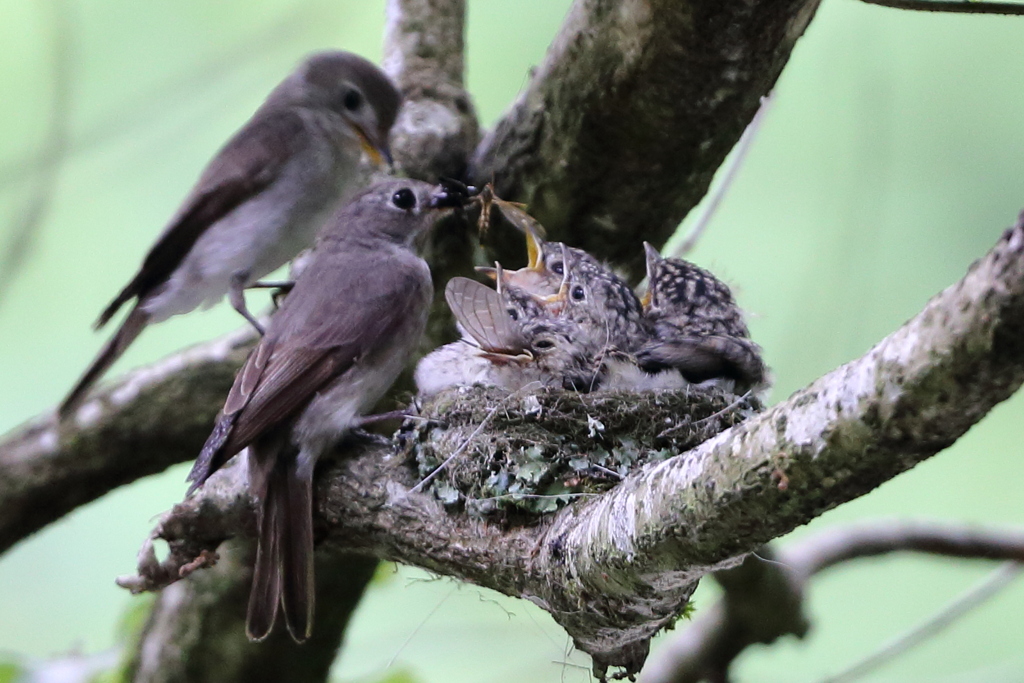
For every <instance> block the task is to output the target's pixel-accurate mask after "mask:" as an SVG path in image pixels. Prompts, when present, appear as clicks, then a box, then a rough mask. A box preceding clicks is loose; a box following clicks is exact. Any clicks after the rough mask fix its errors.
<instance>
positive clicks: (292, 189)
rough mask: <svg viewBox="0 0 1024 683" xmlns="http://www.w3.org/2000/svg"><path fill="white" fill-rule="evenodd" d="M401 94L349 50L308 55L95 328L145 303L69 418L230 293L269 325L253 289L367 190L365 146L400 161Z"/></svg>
mask: <svg viewBox="0 0 1024 683" xmlns="http://www.w3.org/2000/svg"><path fill="white" fill-rule="evenodd" d="M400 106H401V95H400V94H399V92H398V90H397V89H396V88H395V86H394V85H393V84H392V83H391V81H390V80H389V79H388V77H387V76H386V75H385V74H384V72H383V71H381V70H380V69H378V68H377V67H376V66H374V65H373V64H372V63H371V62H369V61H367V60H365V59H363V58H362V57H359V56H357V55H354V54H351V53H348V52H337V51H333V52H320V53H316V54H313V55H311V56H309V57H307V58H306V59H305V60H304V61H303V62H302V63H301V64H300V65H299V66H298V68H296V69H295V71H294V72H292V73H291V74H290V75H289V76H288V77H287V78H286V79H285V80H284V81H283V82H282V83H280V84H279V85H278V86H277V87H276V88H275V89H274V90H273V92H271V93H270V95H269V96H268V97H267V99H266V101H264V103H263V104H262V105H261V106H260V107H259V109H257V110H256V112H255V113H254V114H253V116H252V118H250V119H249V121H248V122H247V123H246V124H245V125H244V126H243V127H242V128H241V130H239V131H238V132H237V133H236V134H235V136H234V137H232V138H231V139H230V140H229V141H228V143H227V144H226V145H225V146H224V147H223V148H222V149H221V150H220V151H219V152H218V153H217V155H216V156H214V158H213V159H212V160H211V161H210V163H209V164H208V165H207V166H206V169H205V170H204V171H203V173H202V175H201V176H200V177H199V180H198V182H197V183H196V185H195V187H193V188H192V191H191V192H190V193H189V195H188V196H187V197H186V198H185V201H184V203H183V204H182V205H181V207H180V208H179V209H178V212H177V213H176V214H175V215H174V217H173V218H172V219H171V221H170V223H169V224H168V226H167V227H166V228H165V229H164V232H163V234H161V235H160V237H159V239H158V240H157V242H156V244H155V245H154V246H153V248H152V249H150V251H149V254H147V255H146V258H145V260H144V261H143V263H142V266H141V267H140V268H139V271H138V272H137V273H136V275H135V277H134V278H132V280H131V281H130V282H129V283H128V284H127V285H126V286H125V287H124V289H122V290H121V292H120V294H118V295H117V297H115V298H114V300H113V301H112V302H111V303H110V305H108V306H107V308H106V309H105V310H104V311H103V313H101V314H100V317H99V320H98V321H97V322H96V328H97V329H98V328H100V327H102V326H103V325H105V324H106V323H107V322H108V321H109V320H110V319H111V318H112V317H113V316H114V314H115V313H117V311H118V310H119V309H120V308H121V307H122V306H124V305H125V304H127V303H128V302H130V301H132V300H133V299H134V305H133V306H132V309H131V311H130V312H129V313H128V316H127V317H126V318H125V320H124V322H123V323H121V326H120V328H119V329H118V330H117V332H116V333H115V334H114V336H113V337H112V338H111V339H110V340H109V341H108V342H107V344H106V345H105V346H104V347H103V349H102V350H101V351H100V353H99V355H98V356H97V357H96V359H95V360H94V361H93V363H92V365H90V366H89V368H88V370H86V372H85V374H84V375H83V376H82V378H81V379H80V380H79V381H78V383H77V384H76V385H75V387H74V388H73V389H72V390H71V392H70V393H69V394H68V396H67V398H65V399H64V401H63V403H62V404H61V406H60V408H59V409H58V412H59V414H60V416H61V417H62V418H66V417H67V416H69V415H70V414H71V413H73V412H74V410H75V409H76V408H77V407H78V406H79V405H80V404H81V402H82V400H83V398H84V396H85V394H86V392H87V391H88V390H89V388H90V387H91V386H92V385H93V384H94V383H95V382H96V381H97V380H98V379H99V378H100V376H102V375H103V373H104V372H106V371H107V369H108V368H109V367H110V366H111V365H113V363H114V361H116V360H117V359H118V358H119V357H120V356H121V354H123V353H124V351H125V350H126V349H127V348H128V346H129V345H130V344H131V343H132V342H133V341H134V340H135V339H136V337H138V336H139V334H140V333H141V332H142V330H143V329H144V328H145V327H146V326H147V325H149V324H150V323H155V322H161V321H163V320H166V319H167V318H169V317H171V316H173V315H178V314H180V313H188V312H190V311H192V310H195V309H196V308H198V307H199V306H210V305H212V304H214V303H216V302H218V301H220V299H221V298H223V297H224V295H225V294H227V295H228V296H229V298H230V301H231V304H232V306H234V308H235V309H236V310H237V311H238V312H239V313H241V314H242V315H243V316H244V317H245V318H246V319H247V320H249V321H250V322H251V323H252V324H253V325H254V326H255V327H256V328H257V329H258V330H260V331H261V332H262V330H261V329H260V326H259V323H257V322H256V319H255V318H253V316H252V315H251V314H250V313H249V312H248V310H247V309H246V307H245V299H244V295H243V292H244V289H245V288H246V287H247V286H249V285H251V284H253V283H254V282H255V281H256V280H258V279H259V278H261V277H263V276H265V275H267V274H268V273H270V272H272V271H274V270H276V269H277V268H279V267H280V266H282V265H283V264H284V263H286V262H287V261H288V260H290V259H292V258H293V257H294V256H295V255H296V254H298V253H299V252H300V251H302V250H303V249H305V248H307V247H308V246H310V244H311V243H312V242H313V239H314V237H315V236H316V233H317V230H318V229H319V228H320V226H321V225H322V224H323V221H324V219H325V218H326V217H327V216H329V215H330V212H331V211H332V210H333V209H334V208H335V207H336V206H337V205H338V204H339V203H340V202H341V201H343V200H344V199H346V198H347V197H349V196H351V195H352V193H353V192H354V191H355V190H357V189H358V185H359V172H358V166H359V160H360V157H361V155H362V152H363V151H366V152H368V153H369V154H370V156H371V157H374V158H375V159H376V160H377V161H378V162H379V161H381V160H383V159H388V160H390V154H389V152H388V144H387V140H388V133H389V131H390V129H391V126H392V124H393V123H394V121H395V117H396V116H397V113H398V109H399V107H400Z"/></svg>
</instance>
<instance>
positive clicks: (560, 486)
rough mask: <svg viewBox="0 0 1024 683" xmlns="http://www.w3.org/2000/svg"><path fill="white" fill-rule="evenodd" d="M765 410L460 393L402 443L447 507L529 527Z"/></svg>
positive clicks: (695, 391)
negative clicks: (631, 474)
mask: <svg viewBox="0 0 1024 683" xmlns="http://www.w3.org/2000/svg"><path fill="white" fill-rule="evenodd" d="M762 408H763V406H762V404H761V402H760V401H759V400H758V399H757V398H755V397H752V396H749V395H745V396H736V395H735V394H732V393H729V392H726V391H723V390H722V389H719V388H717V387H702V386H690V387H687V388H686V389H683V390H680V391H659V392H644V393H634V392H613V391H609V392H603V391H602V392H595V393H591V394H578V393H574V392H567V391H556V390H552V389H548V390H540V391H538V392H534V393H530V394H524V393H513V394H512V395H509V394H508V393H507V392H506V391H502V390H500V389H494V388H489V387H482V386H473V387H459V388H455V389H450V390H447V391H444V392H441V393H440V394H437V395H436V396H433V397H431V398H430V399H429V400H428V401H427V402H426V403H425V404H424V405H423V406H422V409H421V411H420V415H421V418H420V419H416V420H409V421H407V422H406V423H405V425H403V427H402V429H401V430H400V432H399V443H400V444H401V448H402V452H403V454H404V455H405V456H406V457H407V458H408V459H409V461H411V462H415V464H416V466H417V468H418V470H419V473H420V477H421V478H423V479H427V478H429V484H428V485H427V487H425V489H426V490H429V491H430V492H431V493H432V494H433V495H434V496H435V497H437V499H438V500H440V501H441V502H442V503H444V505H445V506H446V507H447V508H448V509H449V510H458V511H465V512H467V513H469V514H470V515H473V516H477V517H483V518H488V519H491V520H494V519H498V520H501V521H503V522H506V523H512V524H529V523H530V522H532V521H534V520H535V519H536V518H537V516H539V515H543V514H546V513H550V512H554V511H555V510H557V509H559V508H560V507H563V506H565V505H567V504H569V503H570V502H572V501H574V500H578V499H581V498H587V497H589V496H594V495H597V494H600V493H602V492H604V491H606V490H608V489H610V488H611V487H613V486H615V485H616V484H617V483H618V482H619V481H621V480H622V479H623V478H624V477H625V476H626V475H628V474H629V473H630V472H632V471H633V470H635V469H637V468H639V467H641V466H643V465H645V464H647V463H651V462H658V461H661V460H665V459H666V458H669V457H671V456H674V455H676V454H678V453H682V452H683V451H687V450H689V449H691V448H693V447H694V446H696V445H697V444H699V443H701V442H702V441H705V440H706V439H709V438H711V437H712V436H714V435H715V434H717V433H718V432H720V431H722V430H724V429H727V428H729V427H731V426H733V425H735V424H737V423H739V422H742V421H743V420H745V419H746V418H748V417H750V416H751V415H753V414H755V413H756V412H758V411H760V410H761V409H762ZM446 460H447V462H446ZM439 468H440V469H439Z"/></svg>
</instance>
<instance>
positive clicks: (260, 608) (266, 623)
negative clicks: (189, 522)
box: [245, 443, 287, 640]
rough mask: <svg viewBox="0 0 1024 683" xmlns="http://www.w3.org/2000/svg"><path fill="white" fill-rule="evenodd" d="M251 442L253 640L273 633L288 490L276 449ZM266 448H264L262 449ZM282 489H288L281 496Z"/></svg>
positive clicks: (249, 626) (249, 630) (249, 624)
mask: <svg viewBox="0 0 1024 683" xmlns="http://www.w3.org/2000/svg"><path fill="white" fill-rule="evenodd" d="M261 446H265V444H260V443H254V444H252V445H250V446H249V454H248V457H249V492H250V494H251V495H252V497H253V498H254V499H255V500H256V505H257V512H256V526H257V529H258V531H257V536H256V537H257V545H256V565H255V567H254V568H253V574H252V589H251V590H250V592H249V610H248V613H247V615H246V618H245V633H246V635H247V636H249V639H250V640H263V639H264V638H266V637H267V636H268V635H270V632H271V630H273V628H274V622H275V621H276V620H277V610H278V606H279V605H280V604H281V546H280V541H281V529H282V528H283V527H284V526H285V524H284V521H285V520H284V518H285V516H286V511H285V507H286V503H287V500H286V495H287V494H286V492H285V491H283V489H282V486H281V484H282V483H283V482H281V477H279V476H278V472H277V469H278V467H277V452H276V449H269V452H266V450H265V448H261ZM261 451H263V452H261ZM282 493H285V495H284V496H282Z"/></svg>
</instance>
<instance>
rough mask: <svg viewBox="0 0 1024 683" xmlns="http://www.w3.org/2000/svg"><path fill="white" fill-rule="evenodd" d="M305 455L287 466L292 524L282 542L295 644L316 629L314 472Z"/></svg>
mask: <svg viewBox="0 0 1024 683" xmlns="http://www.w3.org/2000/svg"><path fill="white" fill-rule="evenodd" d="M301 458H302V456H301V455H300V456H299V457H298V458H294V459H292V458H289V459H288V465H287V484H286V486H287V495H288V525H287V529H285V530H284V533H283V534H282V538H283V540H282V542H281V584H282V591H283V592H282V598H283V600H282V605H283V607H284V619H285V623H286V624H287V625H288V632H289V633H291V635H292V638H294V639H295V642H298V643H301V642H304V641H305V640H306V639H307V638H309V636H310V634H311V632H312V630H313V605H314V595H313V589H314V579H313V471H312V467H309V468H308V471H306V470H307V468H305V467H303V466H302V462H301Z"/></svg>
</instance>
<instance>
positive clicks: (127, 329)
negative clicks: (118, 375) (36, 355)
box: [57, 304, 149, 419]
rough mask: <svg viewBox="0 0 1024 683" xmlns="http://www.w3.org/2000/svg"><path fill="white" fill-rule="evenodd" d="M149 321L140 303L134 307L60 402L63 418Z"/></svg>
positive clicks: (79, 402)
mask: <svg viewBox="0 0 1024 683" xmlns="http://www.w3.org/2000/svg"><path fill="white" fill-rule="evenodd" d="M148 323H149V314H148V313H146V312H145V311H143V310H142V309H141V308H140V307H139V306H138V304H136V306H135V308H133V309H132V311H131V313H129V314H128V317H127V318H125V320H124V322H123V323H121V327H119V328H118V330H117V332H115V333H114V336H113V337H111V338H110V341H108V342H107V343H106V345H105V346H104V347H103V350H102V351H100V353H99V355H98V356H97V357H96V360H94V361H93V362H92V365H90V366H89V369H88V370H86V371H85V374H84V375H82V378H81V379H80V380H78V383H77V384H76V385H75V387H74V388H73V389H72V390H71V392H70V393H69V394H68V395H67V398H65V399H64V402H63V403H61V404H60V407H59V408H58V409H57V414H58V415H59V416H60V418H61V419H66V418H67V417H68V416H70V415H71V414H72V413H73V412H75V410H76V409H77V408H78V407H79V406H80V405H81V404H82V400H83V399H84V398H85V394H86V393H87V392H88V391H89V389H90V388H91V387H92V385H93V384H95V383H96V380H98V379H99V378H100V377H101V376H102V375H103V373H105V372H106V371H107V370H109V369H110V366H111V365H113V364H114V361H116V360H117V359H118V358H120V357H121V355H122V354H123V353H124V352H125V350H126V349H127V348H128V347H129V346H130V345H131V343H132V342H133V341H135V338H136V337H138V336H139V334H140V333H141V332H142V330H143V329H145V327H146V325H147V324H148Z"/></svg>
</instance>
